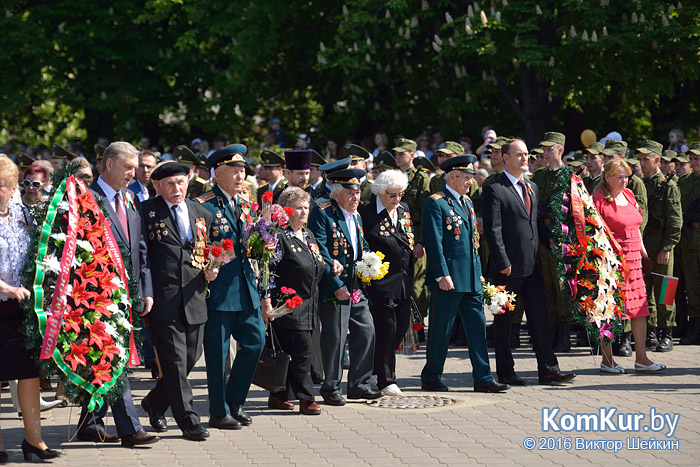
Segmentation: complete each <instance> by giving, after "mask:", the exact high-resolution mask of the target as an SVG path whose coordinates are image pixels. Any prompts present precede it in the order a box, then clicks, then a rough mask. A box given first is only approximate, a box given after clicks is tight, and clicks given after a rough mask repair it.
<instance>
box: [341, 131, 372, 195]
mask: <svg viewBox="0 0 700 467" xmlns="http://www.w3.org/2000/svg"><path fill="white" fill-rule="evenodd" d="M370 156H371V154H370V153H369V151H367V150H366V149H365V148H363V147H362V146H358V145H357V144H346V145H344V146H343V147H341V148H340V151H338V157H339V158H340V159H345V158H347V157H350V158H352V162H351V163H350V168H351V169H356V170H362V171H363V172H364V175H363V176H362V177H361V178H360V205H361V206H363V205H365V204H367V203H369V201H370V200H371V199H372V183H374V182H372V180H370V179H369V178H368V177H367V159H369V158H370Z"/></svg>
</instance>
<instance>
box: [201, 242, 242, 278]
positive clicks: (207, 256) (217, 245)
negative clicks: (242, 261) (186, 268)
mask: <svg viewBox="0 0 700 467" xmlns="http://www.w3.org/2000/svg"><path fill="white" fill-rule="evenodd" d="M202 256H204V261H205V263H204V267H203V268H202V269H203V270H205V271H208V270H210V269H215V268H220V267H221V266H223V265H225V264H228V263H230V262H231V260H233V259H234V258H235V257H236V252H235V251H234V249H233V240H231V239H230V238H227V239H224V240H222V241H220V242H214V243H212V245H211V247H209V248H204V249H203V250H202Z"/></svg>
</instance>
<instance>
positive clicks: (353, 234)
mask: <svg viewBox="0 0 700 467" xmlns="http://www.w3.org/2000/svg"><path fill="white" fill-rule="evenodd" d="M339 207H340V205H339ZM340 210H341V212H342V213H343V216H344V217H345V223H346V224H348V231H349V232H350V243H351V244H352V250H353V253H354V257H353V260H354V261H357V257H358V255H359V250H358V243H359V242H358V240H357V223H356V222H355V216H356V215H357V213H352V214H351V213H349V212H348V211H346V210H345V209H343V208H342V207H341V208H340Z"/></svg>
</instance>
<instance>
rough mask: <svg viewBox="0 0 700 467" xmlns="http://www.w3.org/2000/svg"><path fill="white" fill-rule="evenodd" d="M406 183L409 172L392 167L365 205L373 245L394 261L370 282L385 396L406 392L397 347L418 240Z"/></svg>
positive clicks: (369, 240)
mask: <svg viewBox="0 0 700 467" xmlns="http://www.w3.org/2000/svg"><path fill="white" fill-rule="evenodd" d="M407 185H408V179H407V178H406V175H405V174H403V173H402V172H401V171H398V170H388V171H386V172H384V173H382V174H381V175H379V177H377V179H376V180H375V181H374V184H373V185H372V193H373V194H374V195H375V198H373V199H372V201H370V202H369V204H367V205H365V206H362V207H361V208H360V215H361V216H362V221H363V224H364V228H365V238H366V239H367V243H369V247H370V249H371V250H372V251H376V252H381V253H383V254H384V260H385V261H388V262H389V271H388V273H387V274H386V276H384V278H382V279H381V280H376V281H374V280H373V281H372V282H371V284H370V285H369V286H368V287H367V293H368V294H369V298H370V300H371V303H372V305H371V306H370V311H371V313H372V318H373V319H374V329H375V333H376V344H375V348H374V374H375V375H376V376H377V386H378V387H379V389H381V390H382V392H383V393H384V395H386V396H398V395H400V394H401V389H399V387H398V385H397V384H396V355H395V351H396V348H397V347H398V346H399V345H400V344H401V341H402V340H403V338H404V336H405V335H406V331H407V330H408V325H409V318H410V314H411V291H412V290H413V247H414V245H415V243H414V238H413V230H412V227H411V225H412V222H411V213H410V210H409V207H408V205H407V204H406V203H404V202H402V201H401V198H402V197H403V195H404V192H405V190H406V186H407Z"/></svg>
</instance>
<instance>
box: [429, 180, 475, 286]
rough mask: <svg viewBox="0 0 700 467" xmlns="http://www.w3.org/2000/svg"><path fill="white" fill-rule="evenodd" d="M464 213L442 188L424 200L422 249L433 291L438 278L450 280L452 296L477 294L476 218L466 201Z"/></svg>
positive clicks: (451, 196)
mask: <svg viewBox="0 0 700 467" xmlns="http://www.w3.org/2000/svg"><path fill="white" fill-rule="evenodd" d="M465 198H466V202H467V211H468V212H465V211H464V209H463V208H462V206H461V204H460V203H459V201H457V199H456V198H455V197H454V196H453V195H452V193H451V192H450V191H448V190H447V188H445V189H444V190H443V191H438V192H437V193H435V194H434V195H431V196H429V197H428V199H426V200H425V206H424V207H423V246H424V247H425V252H426V255H427V257H428V269H427V275H428V281H429V284H430V286H431V287H437V282H436V279H437V278H438V277H443V276H450V277H451V278H452V282H453V283H454V287H455V288H454V289H453V290H452V291H453V292H468V293H481V260H480V259H479V254H478V252H477V251H478V248H479V237H478V233H476V216H475V215H474V207H473V205H472V202H471V200H470V199H469V197H465Z"/></svg>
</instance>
